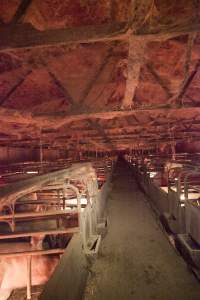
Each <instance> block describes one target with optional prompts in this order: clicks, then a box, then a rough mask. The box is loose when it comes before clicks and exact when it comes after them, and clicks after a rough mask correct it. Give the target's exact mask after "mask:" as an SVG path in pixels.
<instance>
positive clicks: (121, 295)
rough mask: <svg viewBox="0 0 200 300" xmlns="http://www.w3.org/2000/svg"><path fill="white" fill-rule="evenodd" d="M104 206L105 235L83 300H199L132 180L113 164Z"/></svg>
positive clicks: (198, 290) (190, 278) (198, 289)
mask: <svg viewBox="0 0 200 300" xmlns="http://www.w3.org/2000/svg"><path fill="white" fill-rule="evenodd" d="M116 173H117V174H116V176H115V178H114V179H113V190H112V192H111V195H110V199H109V202H108V233H107V235H106V237H105V238H104V240H103V241H102V245H101V250H100V253H99V257H98V259H97V260H96V262H95V263H94V264H93V266H92V269H91V275H90V276H89V278H88V282H87V286H86V291H85V297H84V299H85V300H91V299H94V300H123V299H126V300H129V299H135V300H151V299H154V300H200V284H199V282H198V281H197V280H196V278H195V277H194V275H193V274H192V273H190V271H189V270H188V269H187V266H186V264H185V262H184V261H183V260H182V258H181V257H180V256H179V255H178V254H177V253H176V252H175V250H174V249H173V248H172V246H171V245H170V244H169V242H168V240H167V238H166V236H165V235H164V233H163V232H162V230H161V229H160V227H159V225H158V224H157V222H156V220H155V216H154V214H153V213H152V211H151V209H150V208H149V206H148V204H147V203H146V201H145V196H144V195H143V193H142V192H141V191H140V190H139V189H138V187H137V185H136V183H135V182H134V180H133V179H132V175H131V173H130V170H129V169H128V167H127V166H126V165H124V164H122V163H121V164H118V167H117V170H116Z"/></svg>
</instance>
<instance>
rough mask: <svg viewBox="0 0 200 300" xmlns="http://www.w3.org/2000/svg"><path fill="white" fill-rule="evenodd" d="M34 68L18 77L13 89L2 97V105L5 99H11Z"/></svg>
mask: <svg viewBox="0 0 200 300" xmlns="http://www.w3.org/2000/svg"><path fill="white" fill-rule="evenodd" d="M31 72H32V70H26V71H25V73H24V74H23V75H22V76H21V77H20V78H19V79H17V81H16V82H15V84H14V85H13V86H12V87H11V89H10V90H9V91H8V92H7V93H6V95H5V96H4V97H2V98H0V105H3V104H4V103H5V101H7V100H8V99H9V97H10V96H11V95H12V94H13V93H14V92H15V91H16V90H17V89H18V87H19V86H21V85H22V84H23V82H24V81H25V80H26V78H27V77H28V75H30V74H31Z"/></svg>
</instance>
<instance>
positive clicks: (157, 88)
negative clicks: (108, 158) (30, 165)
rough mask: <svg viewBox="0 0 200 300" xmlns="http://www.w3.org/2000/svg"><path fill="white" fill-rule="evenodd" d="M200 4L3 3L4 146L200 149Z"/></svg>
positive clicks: (0, 100)
mask: <svg viewBox="0 0 200 300" xmlns="http://www.w3.org/2000/svg"><path fill="white" fill-rule="evenodd" d="M199 31H200V4H199V1H198V0H193V1H192V0H190V1H188V0H179V1H173V0H168V1H163V0H146V1H145V0H132V1H131V0H123V1H122V0H121V1H120V0H73V1H70V0H65V1H63V0H51V1H50V0H43V1H39V0H32V1H31V0H24V1H23V0H9V1H7V0H0V41H1V43H0V105H1V106H0V118H1V122H0V145H7V146H27V147H28V146H30V147H34V146H37V145H39V142H40V141H41V142H42V144H43V145H44V146H45V147H54V148H57V147H58V148H62V149H63V148H64V149H80V150H100V151H102V150H106V151H110V150H116V149H118V150H121V149H132V148H142V147H143V148H147V149H149V148H154V147H158V146H162V145H163V144H168V143H182V142H183V141H184V142H189V143H191V142H195V141H199V140H200V131H199V129H200V100H199V95H200V35H199Z"/></svg>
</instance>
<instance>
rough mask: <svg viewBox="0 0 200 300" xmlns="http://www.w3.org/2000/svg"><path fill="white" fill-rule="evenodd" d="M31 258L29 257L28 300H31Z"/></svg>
mask: <svg viewBox="0 0 200 300" xmlns="http://www.w3.org/2000/svg"><path fill="white" fill-rule="evenodd" d="M31 260H32V257H31V256H27V300H30V299H31V282H32V278H31Z"/></svg>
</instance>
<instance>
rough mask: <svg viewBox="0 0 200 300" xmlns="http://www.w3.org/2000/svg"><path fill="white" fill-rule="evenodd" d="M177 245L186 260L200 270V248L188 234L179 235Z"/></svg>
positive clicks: (176, 240)
mask: <svg viewBox="0 0 200 300" xmlns="http://www.w3.org/2000/svg"><path fill="white" fill-rule="evenodd" d="M175 243H176V247H177V249H178V250H179V252H180V253H181V254H182V255H183V257H184V258H185V260H187V261H188V262H189V263H190V264H191V265H193V266H195V267H197V268H198V269H200V246H199V245H197V244H196V243H195V242H194V241H193V240H192V238H191V237H190V236H189V235H188V234H178V235H177V237H176V239H175Z"/></svg>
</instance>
